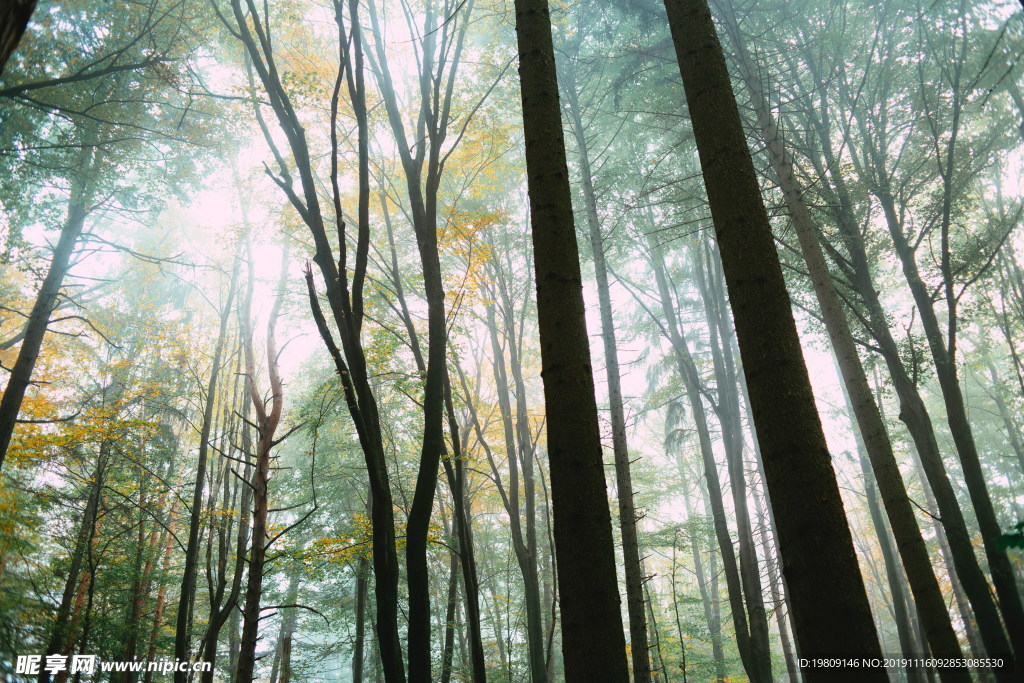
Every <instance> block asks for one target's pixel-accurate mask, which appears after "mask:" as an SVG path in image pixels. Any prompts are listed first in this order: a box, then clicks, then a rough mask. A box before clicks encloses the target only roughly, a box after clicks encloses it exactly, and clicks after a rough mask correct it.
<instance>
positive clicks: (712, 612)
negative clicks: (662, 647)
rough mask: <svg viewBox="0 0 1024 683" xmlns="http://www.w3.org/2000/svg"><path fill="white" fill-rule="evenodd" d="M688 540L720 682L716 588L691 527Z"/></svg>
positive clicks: (688, 514) (721, 661) (690, 509)
mask: <svg viewBox="0 0 1024 683" xmlns="http://www.w3.org/2000/svg"><path fill="white" fill-rule="evenodd" d="M699 486H700V485H699V484H698V487H699ZM683 503H684V504H685V505H686V518H687V519H688V520H693V521H696V518H695V517H694V515H693V506H692V505H691V503H690V498H689V496H687V495H686V494H685V493H684V494H683ZM689 541H690V552H691V554H692V555H693V569H694V573H695V574H696V576H697V589H698V591H699V592H700V598H701V604H702V605H703V607H704V621H705V623H706V624H707V627H708V634H709V635H710V636H711V656H712V658H713V660H714V671H715V680H716V681H719V683H721V682H722V681H725V678H726V673H727V672H726V666H725V651H724V650H723V649H722V621H721V619H720V617H719V614H718V610H717V609H715V605H714V603H715V602H716V601H717V599H718V596H717V595H715V594H714V593H717V590H715V591H714V593H713V592H712V590H713V588H712V586H710V585H709V584H710V583H711V582H709V581H708V580H707V578H706V574H707V573H706V572H705V571H704V560H703V558H702V556H701V549H700V543H699V540H698V538H697V535H696V533H694V531H693V529H692V528H691V530H690V538H689ZM709 552H710V553H712V554H714V552H715V551H714V548H709ZM712 580H713V579H712ZM716 588H717V587H716ZM684 676H685V673H684Z"/></svg>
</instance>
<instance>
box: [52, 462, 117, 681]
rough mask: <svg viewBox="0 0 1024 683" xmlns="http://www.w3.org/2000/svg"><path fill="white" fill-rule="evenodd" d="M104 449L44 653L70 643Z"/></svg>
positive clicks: (92, 531)
mask: <svg viewBox="0 0 1024 683" xmlns="http://www.w3.org/2000/svg"><path fill="white" fill-rule="evenodd" d="M106 451H107V449H106V445H105V444H104V445H101V447H100V457H99V458H98V459H97V461H96V469H95V471H94V472H93V485H92V487H91V489H90V490H89V497H88V498H87V499H86V504H85V512H84V514H83V515H82V525H81V527H79V530H78V538H77V540H76V541H75V549H74V550H73V551H72V554H71V566H70V567H69V569H68V575H67V577H66V578H65V580H64V592H63V594H62V595H61V600H60V605H59V606H58V608H57V621H56V623H55V624H54V626H53V632H52V633H51V634H50V641H49V644H48V645H47V646H46V653H45V654H46V656H49V655H59V654H63V653H64V652H65V651H66V650H67V648H68V646H69V644H70V643H71V637H72V630H73V629H72V618H71V614H72V609H73V605H74V603H75V595H76V590H75V589H76V587H77V586H78V585H79V583H80V577H81V572H82V565H83V564H84V563H85V559H86V554H87V553H88V548H89V546H90V544H91V543H92V539H93V536H94V534H95V527H96V515H97V511H98V509H99V504H100V497H101V495H102V492H103V482H104V478H105V476H106V469H107V452H106ZM38 680H39V683H49V680H50V674H49V673H48V672H47V671H46V670H45V669H41V670H40V673H39V679H38Z"/></svg>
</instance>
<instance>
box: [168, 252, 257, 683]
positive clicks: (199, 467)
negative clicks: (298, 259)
mask: <svg viewBox="0 0 1024 683" xmlns="http://www.w3.org/2000/svg"><path fill="white" fill-rule="evenodd" d="M240 266H241V257H240V255H239V254H236V255H235V260H234V265H233V266H232V268H231V281H230V282H229V283H228V291H227V296H226V297H225V299H224V306H223V308H222V309H221V311H220V330H219V331H218V333H217V342H216V344H215V346H214V350H213V361H212V362H211V365H210V377H209V380H208V381H207V384H206V394H205V397H206V405H205V406H204V407H203V423H202V426H201V427H200V431H199V455H198V462H197V464H196V480H195V487H194V490H193V492H192V509H191V511H190V512H191V517H190V519H189V526H188V545H187V546H186V549H185V566H184V568H183V569H182V576H181V595H180V597H179V598H178V620H177V625H176V628H175V633H174V658H175V659H177V660H178V661H179V662H184V661H187V660H189V659H191V657H192V644H191V640H192V605H193V601H194V600H195V591H196V573H197V571H198V568H199V527H200V526H201V525H202V518H203V487H204V486H205V484H206V467H207V459H208V457H209V455H208V454H209V448H210V430H211V428H212V426H213V412H214V408H215V406H216V404H217V383H218V380H219V378H220V370H221V357H222V356H223V353H224V343H225V340H226V339H227V331H228V321H229V320H230V319H231V313H232V308H231V307H232V303H233V302H234V299H235V289H236V287H237V285H238V271H239V268H240ZM187 681H188V674H187V672H185V671H177V670H175V672H174V683H187Z"/></svg>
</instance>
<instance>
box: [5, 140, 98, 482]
mask: <svg viewBox="0 0 1024 683" xmlns="http://www.w3.org/2000/svg"><path fill="white" fill-rule="evenodd" d="M82 150H83V151H82V153H81V155H80V160H79V164H78V165H79V168H78V169H77V171H76V175H75V177H74V178H73V179H72V181H71V197H70V199H69V200H68V213H67V218H65V220H64V226H63V227H62V228H61V231H60V237H59V238H57V246H56V247H54V249H53V256H52V257H51V259H50V266H49V268H48V269H47V271H46V277H45V278H43V285H42V287H40V289H39V294H37V295H36V301H35V303H34V304H33V305H32V312H31V313H29V316H28V321H27V322H26V323H25V329H24V332H23V335H24V336H23V337H22V341H21V346H20V347H19V348H18V357H17V359H16V360H15V361H14V366H13V367H12V368H11V374H10V377H8V378H7V386H6V387H5V388H4V393H3V397H2V398H0V468H2V467H3V464H4V458H5V457H6V456H7V449H8V448H9V447H10V445H11V438H12V437H13V436H14V426H15V424H17V421H18V413H19V412H20V411H21V403H22V401H23V400H24V398H25V391H26V390H27V389H28V385H29V384H31V383H32V371H33V370H34V369H35V367H36V361H37V360H38V359H39V352H40V350H41V349H42V347H43V337H45V336H46V328H47V327H49V325H50V315H51V314H52V313H53V309H54V308H55V307H56V306H57V304H58V299H59V297H60V290H61V286H62V285H63V284H64V277H65V276H66V275H67V274H68V268H69V267H70V263H71V256H72V254H74V252H75V245H76V244H77V243H78V238H79V237H80V236H81V234H82V229H83V228H84V227H85V219H86V216H88V215H89V211H90V209H91V207H90V206H89V201H90V191H89V189H88V187H87V183H86V181H85V180H84V179H85V178H87V177H88V175H89V173H90V167H91V165H92V164H91V156H92V150H91V149H90V148H89V147H88V146H85V147H83V148H82Z"/></svg>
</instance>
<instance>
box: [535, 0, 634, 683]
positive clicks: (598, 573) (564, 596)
mask: <svg viewBox="0 0 1024 683" xmlns="http://www.w3.org/2000/svg"><path fill="white" fill-rule="evenodd" d="M515 8H516V36H517V40H518V47H519V81H520V87H521V89H522V101H523V124H524V130H525V137H526V168H527V183H528V185H529V195H530V216H531V229H532V234H533V247H534V251H533V257H534V267H535V270H536V281H537V317H538V321H539V327H540V347H541V365H542V370H541V377H542V378H543V380H544V405H545V412H546V415H547V423H546V426H547V437H548V439H547V440H548V460H549V462H550V469H551V498H552V507H553V509H554V533H555V553H556V556H557V562H558V580H559V585H558V592H559V595H560V597H561V612H562V657H563V659H564V662H565V677H566V680H567V681H569V682H570V683H575V682H576V681H596V680H616V681H625V680H627V679H628V677H629V667H628V665H627V664H626V654H625V653H626V641H625V637H624V635H623V631H622V615H621V613H620V611H619V590H618V584H617V582H616V578H615V547H614V542H613V539H612V523H611V515H610V513H609V510H608V491H607V488H606V484H605V479H604V460H603V458H602V449H601V433H600V429H599V426H598V419H597V400H596V398H595V396H594V375H593V369H592V367H591V364H590V343H589V339H588V338H587V328H586V319H585V316H584V306H583V282H582V277H581V275H580V262H579V251H578V248H577V245H576V228H575V223H574V221H573V215H572V197H571V194H570V191H569V170H568V166H567V164H566V158H565V139H564V137H563V134H562V119H561V108H560V106H559V103H558V78H557V76H556V73H555V56H554V47H553V45H552V40H551V18H550V14H549V10H548V3H547V0H516V3H515Z"/></svg>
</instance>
